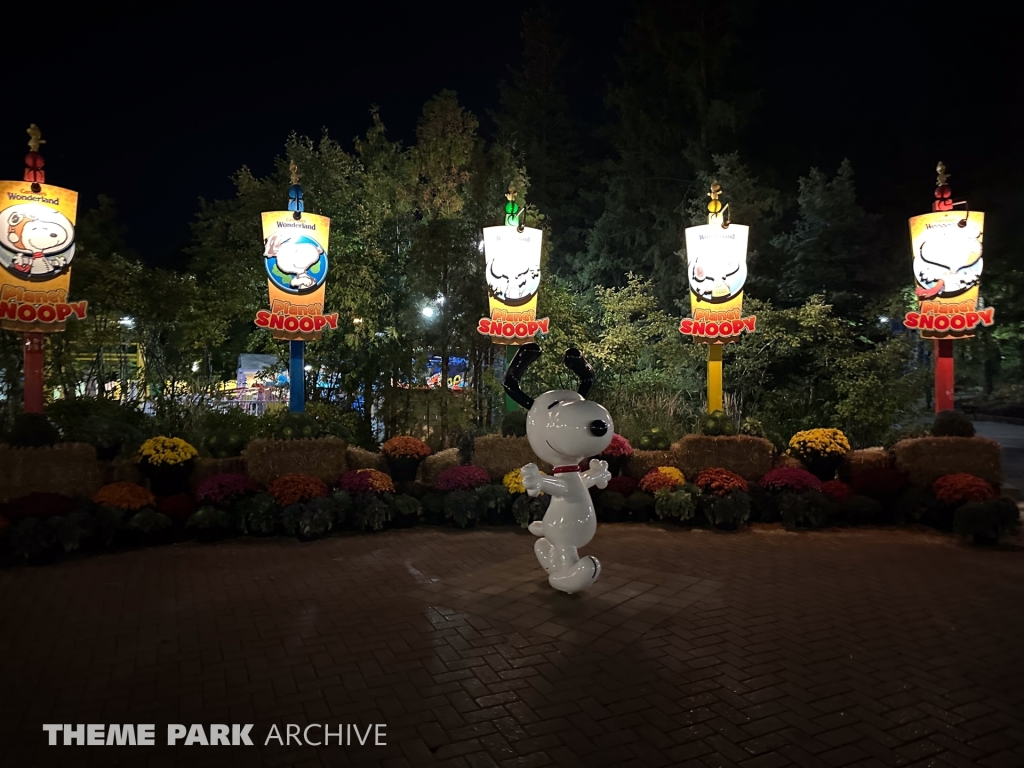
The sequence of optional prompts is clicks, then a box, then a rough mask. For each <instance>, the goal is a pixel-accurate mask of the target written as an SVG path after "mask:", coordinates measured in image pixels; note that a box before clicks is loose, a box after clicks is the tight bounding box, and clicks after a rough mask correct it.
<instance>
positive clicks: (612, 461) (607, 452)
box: [588, 432, 633, 477]
mask: <svg viewBox="0 0 1024 768" xmlns="http://www.w3.org/2000/svg"><path fill="white" fill-rule="evenodd" d="M632 455H633V446H632V445H630V444H629V440H627V439H626V438H624V437H623V436H622V435H620V434H619V433H618V432H616V433H615V434H614V435H613V436H612V441H611V442H610V443H609V444H608V447H607V448H605V449H604V451H603V452H602V453H601V455H600V456H599V457H598V458H600V459H602V460H604V461H607V462H608V471H609V472H611V473H612V477H617V476H619V475H621V474H622V470H623V469H624V468H625V466H626V462H627V461H629V457H630V456H632ZM588 469H589V465H588Z"/></svg>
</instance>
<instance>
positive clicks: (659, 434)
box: [636, 427, 672, 451]
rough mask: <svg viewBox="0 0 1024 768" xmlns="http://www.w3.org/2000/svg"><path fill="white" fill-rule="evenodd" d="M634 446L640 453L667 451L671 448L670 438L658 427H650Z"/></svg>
mask: <svg viewBox="0 0 1024 768" xmlns="http://www.w3.org/2000/svg"><path fill="white" fill-rule="evenodd" d="M636 444H637V447H639V448H640V450H641V451H667V450H668V449H669V448H670V447H671V446H672V438H671V437H670V436H669V434H668V432H666V431H665V430H663V429H661V428H660V427H651V428H650V429H648V430H646V431H645V432H644V433H643V434H641V435H640V439H639V440H637V443H636Z"/></svg>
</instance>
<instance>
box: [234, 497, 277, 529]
mask: <svg viewBox="0 0 1024 768" xmlns="http://www.w3.org/2000/svg"><path fill="white" fill-rule="evenodd" d="M279 518H280V515H279V513H278V506H277V502H275V501H274V497H273V496H271V495H270V494H269V493H257V494H255V495H253V496H250V497H248V498H243V499H242V500H241V501H239V503H238V521H239V524H240V526H241V528H242V532H243V533H248V534H255V535H257V536H269V535H270V534H272V533H273V532H274V529H275V528H276V527H277V523H278V520H279Z"/></svg>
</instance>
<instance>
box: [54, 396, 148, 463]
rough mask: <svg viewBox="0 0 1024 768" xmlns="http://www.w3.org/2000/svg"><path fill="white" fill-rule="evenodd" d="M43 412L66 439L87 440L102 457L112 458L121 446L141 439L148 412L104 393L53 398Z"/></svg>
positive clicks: (67, 440) (74, 440) (70, 440)
mask: <svg viewBox="0 0 1024 768" xmlns="http://www.w3.org/2000/svg"><path fill="white" fill-rule="evenodd" d="M46 415H47V416H48V417H49V418H50V420H51V421H52V423H53V424H54V425H55V426H56V427H57V429H58V430H59V431H60V434H61V438H62V439H63V440H64V441H65V442H68V443H88V444H89V445H92V446H93V447H95V448H96V450H97V452H98V453H100V454H101V455H102V456H101V457H104V458H113V456H115V455H117V452H118V451H120V450H121V447H122V446H123V445H125V444H127V443H133V442H135V441H137V440H139V439H141V437H142V435H143V433H144V431H145V429H146V421H147V418H148V417H147V416H146V415H145V414H144V413H143V412H142V411H140V410H139V409H138V408H135V407H133V406H131V405H127V404H122V403H119V402H118V401H116V400H108V399H107V398H104V397H76V398H73V399H71V398H61V399H60V400H54V401H53V402H52V403H50V404H49V405H48V406H46Z"/></svg>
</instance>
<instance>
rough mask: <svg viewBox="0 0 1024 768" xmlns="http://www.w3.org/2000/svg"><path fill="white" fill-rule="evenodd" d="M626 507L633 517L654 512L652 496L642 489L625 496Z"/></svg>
mask: <svg viewBox="0 0 1024 768" xmlns="http://www.w3.org/2000/svg"><path fill="white" fill-rule="evenodd" d="M626 509H628V510H629V514H630V515H632V516H633V517H642V516H646V515H652V514H654V513H655V507H654V496H652V495H651V494H649V493H644V492H643V491H637V492H636V493H631V494H630V495H629V496H627V497H626Z"/></svg>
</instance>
